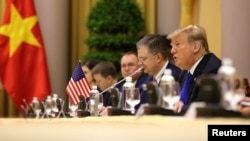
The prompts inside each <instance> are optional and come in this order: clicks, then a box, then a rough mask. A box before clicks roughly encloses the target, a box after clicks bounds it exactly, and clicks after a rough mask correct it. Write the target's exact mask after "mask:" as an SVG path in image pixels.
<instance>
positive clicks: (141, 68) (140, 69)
mask: <svg viewBox="0 0 250 141" xmlns="http://www.w3.org/2000/svg"><path fill="white" fill-rule="evenodd" d="M142 70H143V67H140V68H139V69H137V70H136V71H134V72H133V73H131V74H130V75H128V76H127V77H130V76H133V75H135V74H136V73H138V72H139V71H142ZM125 80H126V77H125V78H123V79H122V80H120V81H118V82H116V83H115V84H113V85H112V86H110V87H108V88H107V89H105V90H103V91H102V92H100V93H99V95H101V94H103V93H105V92H107V91H108V90H109V89H111V88H114V87H115V86H116V85H118V84H120V83H122V82H123V81H125ZM89 102H90V101H88V102H87V104H86V105H87V106H86V108H85V111H87V109H88V107H89Z"/></svg>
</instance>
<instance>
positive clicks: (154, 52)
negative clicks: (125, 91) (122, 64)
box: [136, 34, 181, 84]
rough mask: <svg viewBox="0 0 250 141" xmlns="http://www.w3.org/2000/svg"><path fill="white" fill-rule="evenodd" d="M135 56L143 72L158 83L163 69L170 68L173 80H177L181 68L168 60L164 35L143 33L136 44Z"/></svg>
mask: <svg viewBox="0 0 250 141" xmlns="http://www.w3.org/2000/svg"><path fill="white" fill-rule="evenodd" d="M136 46H137V56H138V59H139V61H140V65H142V66H143V67H144V72H145V73H147V74H149V75H151V76H152V77H153V79H154V80H156V81H157V83H158V84H159V83H160V80H161V77H162V76H163V74H164V70H165V69H167V68H168V69H171V70H172V75H173V76H174V78H175V80H178V78H179V75H180V73H181V69H180V68H178V67H177V66H175V65H174V64H173V63H171V62H170V61H169V59H170V58H169V56H170V45H169V42H168V40H167V39H166V37H164V36H162V35H158V34H148V35H145V36H144V37H143V38H142V39H141V40H139V41H138V42H137V44H136Z"/></svg>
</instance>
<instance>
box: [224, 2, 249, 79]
mask: <svg viewBox="0 0 250 141" xmlns="http://www.w3.org/2000/svg"><path fill="white" fill-rule="evenodd" d="M249 13H250V1H249V0H222V15H223V16H222V39H221V40H222V56H223V57H230V58H232V59H233V61H234V65H235V66H236V69H237V71H238V73H239V74H241V75H243V76H245V77H247V78H248V79H250V65H249V62H250V55H249V53H250V16H249Z"/></svg>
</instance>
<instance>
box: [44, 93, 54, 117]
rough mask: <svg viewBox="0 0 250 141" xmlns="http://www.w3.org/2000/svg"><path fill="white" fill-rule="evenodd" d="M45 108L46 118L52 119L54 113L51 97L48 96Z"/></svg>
mask: <svg viewBox="0 0 250 141" xmlns="http://www.w3.org/2000/svg"><path fill="white" fill-rule="evenodd" d="M44 108H45V113H44V114H45V116H46V117H50V116H51V111H52V100H51V96H48V97H47V98H46V100H45V103H44Z"/></svg>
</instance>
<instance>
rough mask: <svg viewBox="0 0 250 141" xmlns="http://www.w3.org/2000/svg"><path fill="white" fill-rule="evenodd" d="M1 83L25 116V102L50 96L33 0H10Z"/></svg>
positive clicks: (2, 34) (2, 30)
mask: <svg viewBox="0 0 250 141" xmlns="http://www.w3.org/2000/svg"><path fill="white" fill-rule="evenodd" d="M0 79H1V81H2V83H3V86H4V89H5V90H6V92H7V93H8V95H9V96H10V97H11V99H12V101H13V103H14V104H15V106H16V107H17V109H18V110H19V112H21V105H23V104H24V103H23V100H26V101H27V102H28V103H30V102H31V101H32V99H33V97H37V98H38V99H39V100H40V101H41V100H44V99H45V97H46V96H47V95H49V94H50V92H51V88H50V81H49V75H48V68H47V62H46V55H45V48H44V44H43V40H42V36H41V32H40V28H39V23H38V18H37V15H36V11H35V7H34V3H33V0H8V1H7V4H6V10H5V13H4V17H3V21H2V23H1V25H0Z"/></svg>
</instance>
